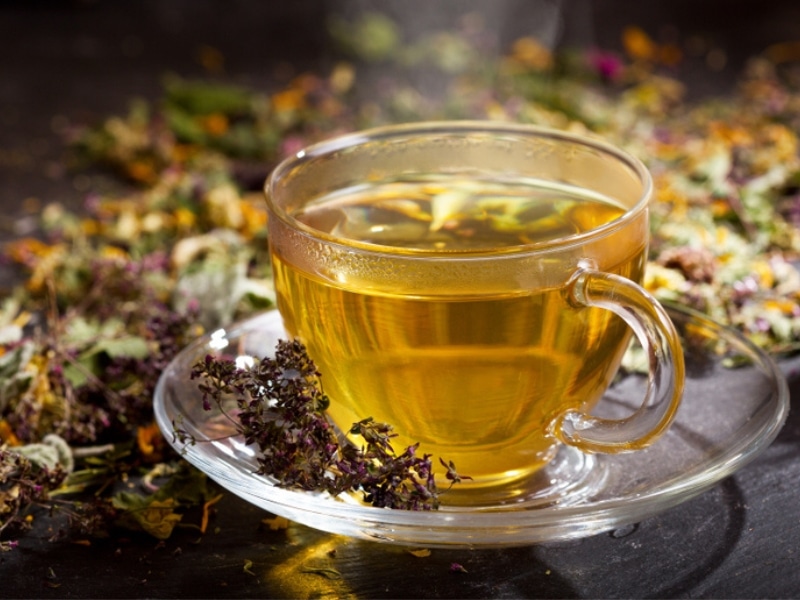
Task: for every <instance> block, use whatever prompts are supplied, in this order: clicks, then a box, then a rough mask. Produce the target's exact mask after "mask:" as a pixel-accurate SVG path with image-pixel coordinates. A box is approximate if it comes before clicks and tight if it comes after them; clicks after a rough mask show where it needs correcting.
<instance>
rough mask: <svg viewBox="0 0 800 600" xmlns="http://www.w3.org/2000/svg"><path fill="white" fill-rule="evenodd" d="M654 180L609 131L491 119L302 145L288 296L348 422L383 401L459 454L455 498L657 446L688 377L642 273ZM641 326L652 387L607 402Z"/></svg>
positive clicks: (275, 226)
mask: <svg viewBox="0 0 800 600" xmlns="http://www.w3.org/2000/svg"><path fill="white" fill-rule="evenodd" d="M651 186H652V184H651V178H650V175H649V174H648V172H647V170H646V169H645V167H644V166H643V165H642V164H641V163H640V162H639V161H638V160H636V159H635V158H633V157H631V156H629V155H627V154H626V153H624V152H622V151H620V150H618V149H616V148H614V147H612V146H610V145H608V144H605V143H603V142H600V141H596V140H593V139H588V138H583V137H579V136H575V135H571V134H567V133H564V132H558V131H551V130H546V129H541V128H535V127H530V126H522V125H513V124H506V123H494V122H442V123H419V124H409V125H397V126H390V127H385V128H380V129H374V130H370V131H364V132H359V133H354V134H351V135H346V136H343V137H339V138H336V139H332V140H330V141H326V142H323V143H320V144H318V145H315V146H311V147H309V148H307V149H305V150H303V151H301V152H298V153H297V155H295V156H293V157H290V158H289V159H287V160H285V161H284V162H283V163H281V164H280V165H279V166H278V167H277V168H276V169H275V170H274V171H273V173H272V174H271V176H270V178H269V179H268V181H267V184H266V195H267V204H268V210H269V242H270V252H271V257H272V263H273V270H274V280H275V288H276V292H277V299H278V309H279V311H280V313H281V316H282V317H283V320H284V325H285V328H286V330H287V332H288V333H289V334H291V335H292V336H295V337H297V338H298V339H300V340H301V341H302V342H303V343H304V344H305V345H306V346H307V347H308V350H309V354H310V356H311V357H312V359H313V360H314V361H315V362H316V364H317V366H318V368H319V370H320V371H321V373H322V382H323V386H324V388H325V390H326V392H327V393H328V395H329V396H330V398H331V406H330V409H329V410H330V414H331V416H332V418H333V420H334V422H335V423H336V424H337V425H339V426H340V427H341V429H342V430H344V431H347V430H348V429H349V428H350V425H351V424H352V423H354V422H356V421H360V420H362V419H364V418H366V417H372V418H374V419H376V420H378V421H383V422H386V423H390V424H391V425H392V426H393V427H394V429H395V432H396V433H397V434H398V437H397V438H396V440H395V444H396V447H397V448H404V447H405V446H406V445H411V444H413V443H417V442H419V443H420V448H419V451H420V452H426V453H431V454H433V455H434V456H436V457H440V458H442V459H444V460H445V461H453V463H454V464H455V466H456V468H457V469H458V471H459V473H462V474H464V475H468V476H470V477H472V480H471V481H468V482H466V483H464V484H463V485H462V486H461V491H460V492H458V494H457V495H456V502H473V501H474V502H483V501H484V500H486V499H488V500H487V501H489V502H491V501H494V500H492V499H493V498H516V497H520V496H526V495H528V496H531V495H533V496H536V495H537V494H540V495H541V494H544V496H548V493H549V492H547V491H546V490H550V491H553V490H555V493H556V494H558V493H562V492H561V491H559V490H567V489H570V485H571V484H572V480H574V479H576V478H580V477H584V476H585V475H586V474H587V471H590V470H591V463H590V462H589V463H587V462H581V461H578V462H579V463H580V464H577V463H575V460H574V459H571V460H572V462H570V461H569V460H567V461H566V462H564V460H563V457H562V459H559V460H560V462H558V464H557V468H554V467H553V464H554V460H555V459H556V456H557V455H558V454H559V450H560V449H562V451H563V449H564V448H569V447H572V448H577V449H579V450H580V451H582V453H574V452H573V453H572V454H571V456H574V455H580V456H584V453H592V452H622V451H630V450H637V449H640V448H644V447H646V446H647V445H649V444H650V443H651V442H653V441H654V440H655V439H656V438H657V437H658V436H659V434H661V433H662V432H664V430H665V429H666V428H667V427H668V426H669V424H670V422H671V420H672V418H673V416H674V414H675V412H676V410H677V407H678V404H679V401H680V397H681V392H682V388H683V357H682V352H681V347H680V343H679V340H678V337H677V334H676V333H675V330H674V328H673V326H672V323H671V322H670V320H669V318H668V316H667V315H666V313H665V312H664V310H663V308H662V307H661V306H660V305H659V304H658V302H657V301H656V300H654V299H653V298H652V297H651V296H650V295H649V294H648V293H647V292H646V291H645V290H643V289H642V287H640V285H639V283H640V282H641V280H642V277H643V273H644V268H645V262H646V256H647V244H648V237H649V229H648V213H647V204H648V200H649V197H650V194H651ZM631 332H633V333H634V334H635V335H636V337H637V338H638V340H639V342H640V343H641V345H642V347H643V348H644V350H645V352H646V354H647V356H648V357H649V365H650V371H649V374H648V387H647V391H646V393H645V398H644V400H643V403H642V405H641V407H640V408H638V410H635V411H633V412H632V413H631V414H630V415H628V416H626V417H624V418H622V419H618V420H617V419H613V420H612V419H603V418H599V417H596V416H592V414H591V411H592V409H593V408H594V406H595V404H596V403H597V402H598V400H599V399H600V398H601V396H602V395H603V393H604V391H605V390H606V389H607V387H608V386H609V384H610V382H611V381H612V379H613V378H614V376H615V374H616V372H617V370H618V368H619V365H620V361H621V359H622V357H623V355H624V353H625V352H626V349H627V347H628V344H629V340H630V337H631ZM547 468H549V469H550V471H548V472H547V474H546V476H542V475H541V473H542V472H543V469H547ZM531 482H534V483H531ZM564 493H566V492H564ZM470 495H471V499H470ZM550 495H551V496H552V494H550ZM477 498H481V500H477ZM551 500H552V498H550V500H549V501H551Z"/></svg>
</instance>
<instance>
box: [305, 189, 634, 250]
mask: <svg viewBox="0 0 800 600" xmlns="http://www.w3.org/2000/svg"><path fill="white" fill-rule="evenodd" d="M624 212H625V211H624V209H623V208H622V207H620V206H618V205H616V204H614V203H612V202H609V201H608V199H606V198H602V197H597V198H594V197H591V196H588V195H585V193H584V195H577V194H575V193H570V189H569V188H567V187H566V186H565V187H564V188H563V189H558V188H555V187H552V186H551V187H548V188H545V187H542V186H537V185H533V184H525V183H521V182H519V181H516V180H515V181H514V182H503V181H491V180H490V181H474V180H463V179H448V180H437V178H434V177H431V178H430V181H419V180H415V181H403V180H398V181H393V182H389V183H383V184H381V185H368V186H364V187H362V188H360V189H351V190H346V191H344V192H340V193H338V194H336V195H331V196H328V197H325V198H323V199H320V200H317V201H314V202H312V203H310V204H308V205H307V206H306V207H305V208H304V209H303V210H302V211H300V212H297V213H296V214H294V215H293V216H294V218H296V219H297V220H298V221H300V222H302V223H305V224H306V225H308V226H309V227H311V228H313V229H316V230H318V231H323V232H325V233H330V234H332V235H334V236H336V237H340V238H345V239H349V240H355V241H359V242H365V243H370V244H379V245H385V246H394V247H398V248H417V249H428V250H444V251H447V250H462V251H463V250H482V249H491V248H504V247H511V246H519V245H527V244H535V243H539V242H545V241H550V240H554V239H559V238H564V237H568V236H572V235H575V234H577V233H583V232H586V231H589V230H592V229H595V228H597V227H599V226H600V225H603V224H605V223H608V222H609V221H613V220H614V219H616V218H617V217H620V216H621V215H622V214H623V213H624Z"/></svg>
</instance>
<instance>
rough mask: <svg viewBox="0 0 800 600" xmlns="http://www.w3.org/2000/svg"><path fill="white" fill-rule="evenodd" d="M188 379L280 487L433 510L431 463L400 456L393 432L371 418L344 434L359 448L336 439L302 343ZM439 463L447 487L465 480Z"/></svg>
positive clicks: (200, 367)
mask: <svg viewBox="0 0 800 600" xmlns="http://www.w3.org/2000/svg"><path fill="white" fill-rule="evenodd" d="M191 377H192V379H199V384H198V387H199V389H200V391H201V392H202V397H203V407H204V408H205V409H206V410H212V409H216V410H219V411H221V412H222V413H223V414H224V415H226V416H227V417H228V418H229V419H230V420H231V421H232V422H233V423H234V427H235V430H236V432H237V434H239V435H241V436H242V437H243V438H244V441H245V443H247V444H253V445H255V446H256V447H257V448H258V450H259V452H258V454H257V455H256V460H257V462H258V470H257V473H259V474H262V475H267V476H270V477H272V478H274V480H275V482H276V483H277V485H279V486H282V487H288V488H294V489H300V490H306V491H319V492H328V493H330V494H332V495H334V496H336V495H339V494H341V493H343V492H347V491H356V492H361V494H362V496H363V498H364V501H365V502H367V503H368V504H371V505H373V506H378V507H382V508H402V509H407V510H431V509H436V508H438V506H439V493H440V492H439V490H438V487H437V484H436V481H435V477H434V473H433V468H432V467H433V465H432V461H431V456H430V455H429V454H423V455H422V456H419V455H418V454H417V447H418V445H413V446H409V447H408V448H406V449H405V450H404V451H403V452H402V453H400V454H397V453H396V452H395V451H394V449H393V448H392V445H391V440H392V438H393V437H395V435H396V434H394V433H393V432H392V427H391V425H388V424H386V423H378V422H376V421H374V420H373V419H372V418H366V419H364V420H362V421H359V422H357V423H354V424H353V426H352V428H351V429H350V431H349V434H350V435H351V436H352V437H355V438H356V439H359V440H362V441H363V445H362V446H361V447H359V446H357V445H355V444H354V443H351V442H350V441H349V440H347V439H346V437H345V436H344V435H342V434H340V433H338V432H337V430H336V428H335V427H334V426H333V424H332V423H331V421H330V420H329V418H328V416H327V412H326V409H327V408H328V405H329V404H330V401H329V399H328V397H327V396H326V395H325V392H324V391H323V388H322V383H321V373H320V372H319V371H318V370H317V368H316V366H315V365H314V362H313V361H312V360H311V359H310V358H309V356H308V354H307V352H306V348H305V346H303V344H302V343H300V342H299V341H297V340H292V341H286V340H282V341H280V342H278V345H277V347H276V350H275V356H274V358H273V357H265V358H262V359H261V360H260V361H258V362H256V363H255V364H253V365H252V366H237V364H236V363H235V362H234V361H233V360H231V359H229V358H226V357H221V358H218V357H215V356H212V355H207V356H206V357H205V359H203V360H201V361H198V362H197V364H196V365H195V366H194V367H193V369H192V373H191ZM231 400H233V401H234V402H235V413H233V414H232V411H231V410H230V409H229V408H228V407H229V406H230V401H231ZM173 427H174V434H175V436H176V438H177V439H179V440H180V441H181V442H182V443H198V440H197V439H195V438H194V437H192V436H191V435H190V434H188V433H187V432H186V431H185V430H183V429H182V428H181V427H180V424H178V423H174V424H173ZM440 460H441V459H440ZM442 464H443V465H444V466H445V467H446V468H447V475H446V477H447V479H448V480H449V481H450V482H451V485H453V484H455V483H460V482H461V481H462V480H463V479H469V478H468V477H465V476H459V474H458V473H457V472H456V470H455V466H454V465H453V463H452V462H451V463H444V461H442Z"/></svg>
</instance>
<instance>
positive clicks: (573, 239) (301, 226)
mask: <svg viewBox="0 0 800 600" xmlns="http://www.w3.org/2000/svg"><path fill="white" fill-rule="evenodd" d="M437 132H438V133H441V134H445V133H449V132H452V133H460V134H465V133H469V132H474V133H498V134H503V133H505V134H516V135H524V136H527V137H531V138H534V137H536V138H547V139H551V140H554V141H558V140H561V141H565V142H569V143H571V144H576V145H581V146H585V147H587V148H590V149H593V150H595V151H598V152H601V153H603V154H606V155H608V156H610V157H612V158H614V159H616V160H617V161H619V162H621V163H623V164H624V165H626V166H627V167H628V168H629V169H630V170H631V171H632V172H633V173H634V174H635V175H636V177H638V179H639V181H640V183H641V186H642V191H641V193H640V194H639V197H638V199H637V200H636V202H635V203H633V204H632V205H631V206H630V207H629V208H626V209H625V212H624V213H623V214H622V215H620V216H619V217H617V218H616V219H613V220H611V221H608V222H607V223H603V224H602V225H599V226H598V227H595V228H593V229H590V230H588V231H585V232H582V233H578V234H573V235H569V236H565V237H560V238H554V239H552V240H546V241H542V242H533V243H530V244H519V245H514V246H506V247H490V248H475V249H470V248H459V249H448V250H441V249H431V248H413V247H403V248H398V247H395V246H388V245H382V244H376V243H367V242H360V241H358V240H354V239H351V238H347V237H342V236H336V235H331V234H329V233H325V232H324V231H321V230H319V229H315V228H313V227H309V226H308V225H306V224H305V223H303V222H302V221H299V220H297V219H296V218H294V217H293V216H292V215H290V214H289V213H287V212H286V210H284V207H283V206H282V205H280V204H279V203H278V202H276V201H275V198H274V195H273V193H272V190H273V188H274V186H275V185H276V184H277V183H278V182H279V181H280V180H282V178H283V177H285V176H286V175H288V174H290V173H291V172H292V171H293V170H295V169H296V168H298V167H300V166H301V165H302V164H303V163H306V162H310V161H311V160H313V159H317V158H321V157H323V156H325V155H333V154H335V153H337V152H340V151H342V150H346V149H348V148H353V147H356V146H360V145H363V144H365V143H367V142H370V141H375V140H389V139H392V138H396V137H409V136H412V135H431V134H436V133H437ZM652 193H653V179H652V176H651V175H650V171H649V170H648V169H647V167H646V166H645V165H644V163H643V162H642V161H641V160H639V159H638V158H636V157H635V156H633V155H632V154H629V153H628V152H626V151H624V150H622V149H620V148H618V147H616V146H614V145H613V144H611V143H609V142H607V141H605V140H602V139H598V138H593V137H589V136H585V135H579V134H575V133H572V132H567V131H562V130H559V129H552V128H548V127H542V126H538V125H528V124H522V123H509V122H504V121H463V120H462V121H458V120H454V121H420V122H416V123H401V124H393V125H384V126H380V127H374V128H371V129H365V130H362V131H355V132H352V133H347V134H343V135H339V136H336V137H332V138H330V139H327V140H322V141H320V142H317V143H314V144H311V145H309V146H307V147H305V148H303V149H301V150H299V151H298V152H296V153H295V154H293V155H290V156H288V157H286V158H284V159H283V160H282V161H281V162H280V163H278V164H277V165H276V166H275V168H274V169H273V170H272V171H271V172H270V174H269V176H268V177H267V179H266V181H265V183H264V194H265V196H266V202H267V206H268V207H269V208H270V209H271V211H272V213H273V214H274V215H275V216H277V217H278V218H279V219H280V220H281V221H283V222H284V223H285V224H286V225H287V226H289V227H291V228H292V229H294V230H295V231H298V232H300V233H301V234H303V235H306V236H308V237H310V238H313V239H315V240H317V241H318V242H323V243H325V244H329V245H336V246H340V247H343V248H348V249H354V250H358V251H359V252H365V253H373V254H381V255H394V256H396V255H398V254H402V255H404V256H406V257H408V256H409V255H411V256H414V255H418V256H420V257H423V258H424V257H431V258H432V257H442V258H448V257H449V258H457V257H459V256H485V255H492V256H495V257H496V256H497V255H498V254H502V255H508V254H512V255H520V254H533V253H543V252H548V251H554V250H560V249H566V248H570V247H573V246H578V245H581V244H585V243H586V242H587V241H590V240H597V239H600V238H603V237H605V236H607V235H610V234H613V233H614V232H616V231H618V230H619V229H620V228H623V227H625V225H627V224H628V223H629V222H630V221H632V220H634V219H636V218H637V217H638V216H639V215H640V214H641V213H642V212H643V211H645V210H646V209H647V206H648V204H649V201H650V197H651V196H652Z"/></svg>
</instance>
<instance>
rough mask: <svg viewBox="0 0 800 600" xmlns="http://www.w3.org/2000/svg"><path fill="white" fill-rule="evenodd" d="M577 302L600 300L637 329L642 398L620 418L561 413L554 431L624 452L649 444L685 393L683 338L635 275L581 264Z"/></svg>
mask: <svg viewBox="0 0 800 600" xmlns="http://www.w3.org/2000/svg"><path fill="white" fill-rule="evenodd" d="M569 294H570V300H571V302H572V303H574V304H575V305H576V306H597V307H600V308H604V309H606V310H610V311H611V312H613V313H615V314H617V315H619V316H620V317H622V319H623V320H624V321H625V322H626V323H627V324H628V325H629V326H630V328H631V329H633V332H634V334H635V335H636V337H637V338H638V339H639V343H640V344H641V345H642V348H643V349H644V351H645V353H646V355H647V357H648V360H649V365H650V369H649V373H648V380H647V391H646V392H645V397H644V401H643V402H642V405H641V407H639V409H638V410H636V412H634V413H633V414H631V415H630V416H628V417H625V418H623V419H619V420H613V419H602V418H599V417H594V416H592V415H588V414H586V413H584V412H581V411H579V410H568V411H565V412H564V413H562V414H561V415H559V417H558V418H557V419H556V421H555V423H554V424H553V432H554V434H555V435H556V436H557V437H558V439H559V440H560V441H562V442H564V443H565V444H569V445H570V446H575V447H577V448H579V449H581V450H583V451H586V452H606V453H615V452H624V451H628V450H638V449H641V448H644V447H646V446H647V445H649V444H650V443H651V442H653V441H654V440H655V439H656V438H657V437H658V436H659V434H661V433H662V432H663V431H664V430H665V429H666V428H667V427H669V424H670V423H671V422H672V419H673V418H674V416H675V413H676V411H677V409H678V404H679V403H680V399H681V396H682V394H683V382H684V364H683V350H682V348H681V344H680V339H679V338H678V334H677V332H676V331H675V327H674V325H673V324H672V321H671V320H670V318H669V316H668V315H667V313H666V311H665V310H664V308H663V307H662V306H661V305H660V304H659V303H658V301H657V300H656V299H655V298H653V297H652V296H651V295H650V294H649V293H648V292H646V291H645V290H644V289H642V287H640V286H639V285H637V284H636V283H634V282H633V281H631V280H629V279H626V278H624V277H620V276H619V275H614V274H611V273H604V272H602V271H596V270H594V269H590V268H583V267H581V268H579V270H578V271H577V273H576V274H575V275H574V276H573V278H572V280H571V282H570V286H569Z"/></svg>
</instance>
